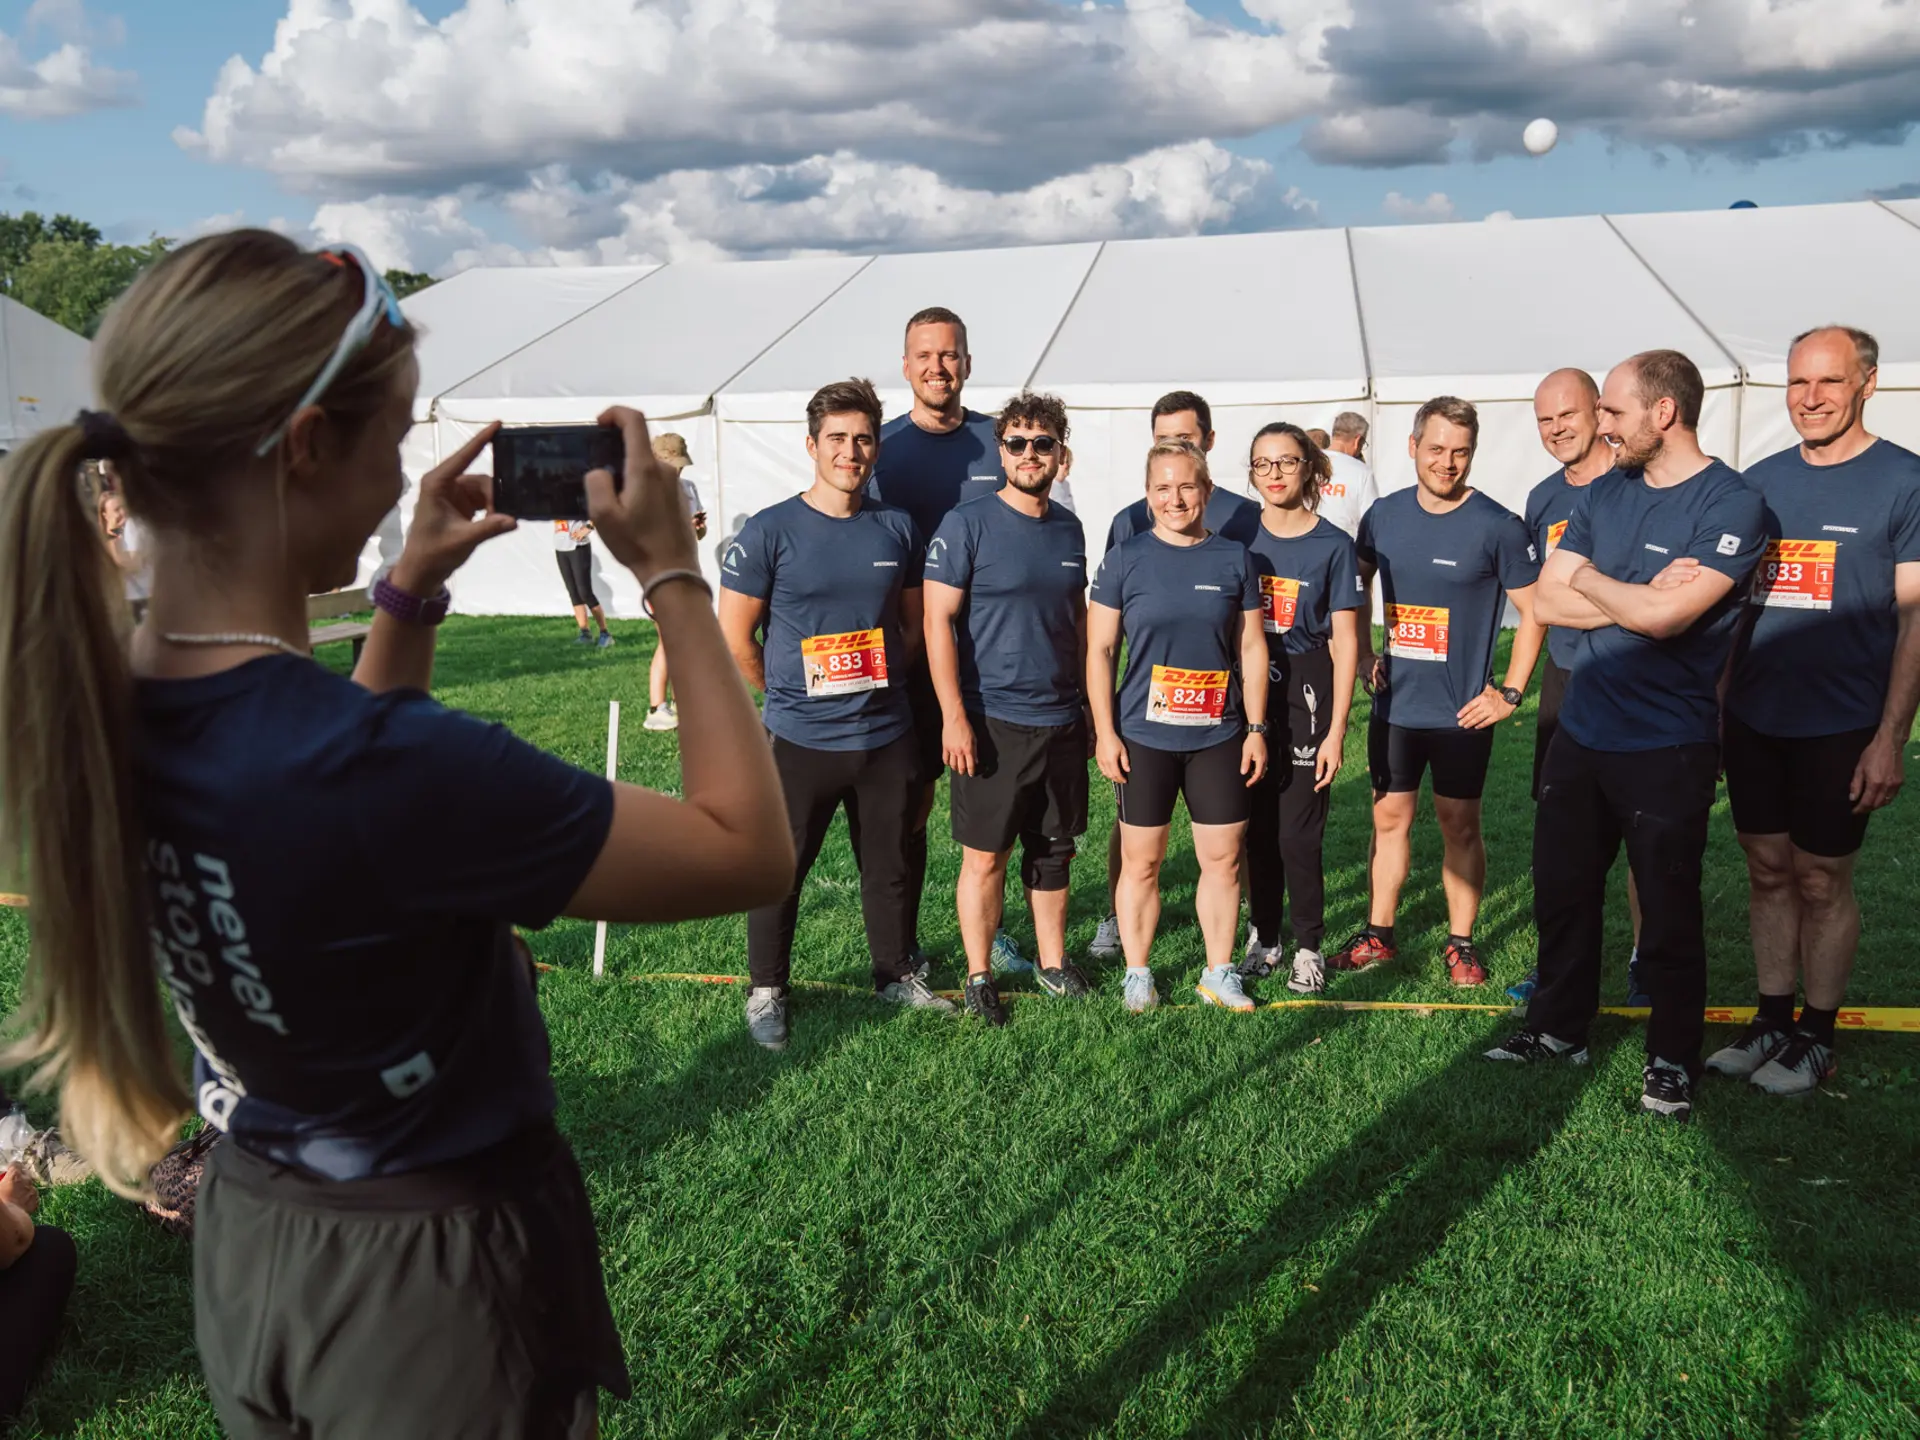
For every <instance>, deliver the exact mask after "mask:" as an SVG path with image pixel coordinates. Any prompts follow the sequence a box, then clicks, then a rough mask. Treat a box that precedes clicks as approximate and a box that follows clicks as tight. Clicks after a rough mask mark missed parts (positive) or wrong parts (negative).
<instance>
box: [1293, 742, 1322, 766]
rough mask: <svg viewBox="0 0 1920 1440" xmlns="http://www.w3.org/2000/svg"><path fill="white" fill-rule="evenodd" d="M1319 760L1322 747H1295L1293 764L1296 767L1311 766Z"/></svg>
mask: <svg viewBox="0 0 1920 1440" xmlns="http://www.w3.org/2000/svg"><path fill="white" fill-rule="evenodd" d="M1319 758H1320V747H1319V746H1318V745H1296V746H1294V747H1293V763H1294V764H1296V765H1311V764H1313V762H1314V761H1315V760H1318V759H1319Z"/></svg>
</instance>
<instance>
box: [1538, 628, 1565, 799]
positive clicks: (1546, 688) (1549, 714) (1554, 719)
mask: <svg viewBox="0 0 1920 1440" xmlns="http://www.w3.org/2000/svg"><path fill="white" fill-rule="evenodd" d="M1572 675H1573V672H1572V671H1570V670H1562V669H1561V668H1560V667H1559V666H1558V665H1556V664H1554V663H1553V656H1551V655H1549V654H1548V653H1547V652H1546V650H1545V649H1544V648H1542V649H1541V651H1540V713H1539V717H1538V718H1537V719H1536V720H1535V721H1534V723H1533V799H1534V803H1535V804H1538V803H1539V801H1540V771H1541V770H1542V768H1544V767H1545V765H1546V763H1547V747H1548V746H1549V745H1551V744H1552V743H1553V732H1554V731H1556V730H1558V729H1559V728H1560V702H1561V701H1562V700H1564V699H1565V698H1566V694H1567V681H1568V680H1569V679H1571V678H1572Z"/></svg>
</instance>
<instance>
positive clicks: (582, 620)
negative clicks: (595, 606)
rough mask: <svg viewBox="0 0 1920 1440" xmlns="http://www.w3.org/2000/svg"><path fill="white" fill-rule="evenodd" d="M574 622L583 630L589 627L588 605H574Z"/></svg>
mask: <svg viewBox="0 0 1920 1440" xmlns="http://www.w3.org/2000/svg"><path fill="white" fill-rule="evenodd" d="M573 623H574V624H576V625H578V626H579V627H580V628H581V629H582V630H584V629H586V628H587V607H586V606H584V605H576V606H574V607H573Z"/></svg>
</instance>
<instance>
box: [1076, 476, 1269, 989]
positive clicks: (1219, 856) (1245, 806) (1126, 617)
mask: <svg viewBox="0 0 1920 1440" xmlns="http://www.w3.org/2000/svg"><path fill="white" fill-rule="evenodd" d="M1212 494H1213V479H1212V477H1211V476H1210V475H1209V474H1208V473H1207V457H1206V455H1205V454H1204V453H1203V452H1202V451H1201V450H1200V448H1199V447H1198V446H1196V445H1194V444H1192V443H1190V442H1189V441H1186V440H1161V441H1157V442H1155V444H1154V447H1153V448H1152V449H1151V450H1149V451H1148V452H1147V509H1148V511H1149V512H1150V513H1151V514H1152V516H1153V528H1152V529H1151V530H1147V531H1143V532H1142V533H1140V534H1138V535H1135V536H1134V537H1133V538H1132V539H1130V540H1126V541H1123V542H1122V543H1120V544H1119V545H1116V546H1114V548H1113V549H1111V550H1109V551H1108V552H1107V558H1106V559H1105V560H1103V561H1102V562H1101V564H1100V571H1099V574H1098V575H1096V576H1095V577H1094V581H1093V588H1092V590H1091V591H1090V592H1089V593H1088V596H1087V600H1088V605H1087V705H1088V708H1089V709H1091V710H1092V711H1093V725H1094V731H1095V734H1096V736H1097V742H1096V752H1095V758H1096V759H1097V760H1098V762H1099V765H1100V773H1101V774H1103V775H1105V776H1106V777H1107V779H1109V780H1111V781H1113V786H1114V795H1115V798H1116V800H1117V802H1118V804H1119V810H1120V883H1119V885H1118V886H1117V887H1116V890H1115V893H1114V900H1115V904H1116V909H1117V913H1118V914H1119V917H1120V944H1121V948H1122V950H1123V951H1124V952H1125V954H1126V957H1127V979H1126V991H1125V999H1126V1005H1127V1008H1128V1009H1129V1010H1132V1011H1135V1012H1136V1013H1137V1012H1139V1011H1142V1010H1148V1009H1151V1008H1152V1007H1153V1006H1155V1005H1157V1004H1159V1003H1160V999H1159V994H1158V992H1156V991H1155V989H1154V985H1153V971H1152V970H1151V968H1150V967H1149V965H1148V963H1147V961H1148V954H1149V952H1150V951H1151V950H1152V948H1153V936H1154V931H1155V930H1156V929H1157V928H1158V926H1159V923H1160V866H1161V864H1162V863H1163V862H1164V861H1165V860H1166V858H1167V839H1168V836H1169V835H1170V833H1171V830H1172V825H1173V807H1174V802H1175V801H1176V800H1177V799H1179V798H1181V797H1182V796H1184V797H1185V798H1186V802H1187V813H1188V815H1189V817H1190V818H1191V819H1192V821H1193V849H1194V855H1195V857H1196V858H1197V859H1198V860H1199V862H1200V884H1199V886H1198V888H1197V890H1196V892H1195V895H1194V909H1195V910H1196V911H1197V912H1198V915H1199V920H1200V933H1201V935H1202V937H1203V938H1204V940H1205V942H1206V951H1207V962H1206V970H1205V972H1204V973H1203V974H1202V975H1201V977H1200V983H1199V985H1198V986H1197V987H1196V988H1197V990H1198V993H1199V995H1200V998H1201V999H1202V1000H1205V1001H1206V1002H1208V1003H1209V1004H1213V1005H1221V1006H1225V1007H1226V1008H1227V1009H1229V1010H1251V1009H1252V1008H1253V1002H1252V1001H1251V1000H1249V999H1248V998H1247V996H1246V993H1245V991H1244V990H1243V989H1242V988H1241V984H1240V976H1239V975H1238V973H1237V972H1236V971H1235V970H1234V968H1233V964H1232V954H1233V937H1234V931H1235V930H1236V929H1237V928H1238V925H1239V920H1240V853H1241V845H1242V842H1243V841H1244V840H1245V838H1246V833H1247V817H1248V816H1249V815H1250V814H1251V813H1252V798H1251V795H1252V792H1251V787H1252V786H1254V785H1256V784H1258V783H1259V781H1260V777H1261V776H1262V775H1264V774H1265V773H1266V769H1267V739H1266V730H1267V727H1266V718H1267V640H1266V635H1265V634H1264V633H1263V632H1262V630H1261V628H1260V577H1259V574H1258V572H1257V571H1256V570H1255V569H1254V566H1253V561H1252V558H1251V557H1250V556H1249V555H1248V554H1247V549H1246V547H1245V546H1244V545H1241V544H1239V543H1238V542H1237V541H1233V540H1229V539H1227V538H1226V537H1225V536H1222V535H1216V534H1214V533H1213V532H1212V531H1211V530H1208V529H1207V524H1206V513H1207V501H1208V499H1209V498H1211V496H1212ZM1123 637H1124V639H1125V642H1126V647H1127V671H1126V675H1125V677H1124V678H1122V679H1120V681H1119V684H1118V686H1116V685H1115V683H1114V682H1115V666H1116V664H1117V661H1118V656H1119V653H1120V646H1121V641H1122V638H1123Z"/></svg>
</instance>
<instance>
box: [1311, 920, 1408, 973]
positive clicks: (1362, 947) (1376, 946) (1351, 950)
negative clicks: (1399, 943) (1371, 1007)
mask: <svg viewBox="0 0 1920 1440" xmlns="http://www.w3.org/2000/svg"><path fill="white" fill-rule="evenodd" d="M1398 953H1399V952H1398V951H1396V950H1395V949H1394V948H1393V946H1391V945H1389V944H1387V942H1386V941H1384V940H1382V939H1381V938H1380V937H1379V936H1378V935H1375V934H1374V933H1373V932H1372V931H1370V930H1362V931H1360V932H1359V933H1358V934H1356V935H1354V936H1353V937H1352V938H1350V939H1349V940H1348V941H1347V942H1346V943H1345V944H1344V945H1342V946H1341V947H1340V948H1339V949H1338V950H1335V951H1334V952H1333V953H1332V954H1331V955H1329V956H1327V969H1329V970H1344V971H1347V972H1348V973H1349V974H1351V973H1353V972H1356V971H1360V970H1371V969H1373V967H1374V966H1376V965H1384V964H1386V963H1387V961H1389V960H1391V959H1393V957H1394V956H1395V955H1396V954H1398Z"/></svg>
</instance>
